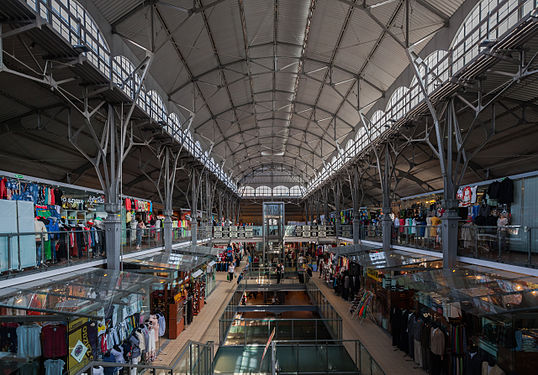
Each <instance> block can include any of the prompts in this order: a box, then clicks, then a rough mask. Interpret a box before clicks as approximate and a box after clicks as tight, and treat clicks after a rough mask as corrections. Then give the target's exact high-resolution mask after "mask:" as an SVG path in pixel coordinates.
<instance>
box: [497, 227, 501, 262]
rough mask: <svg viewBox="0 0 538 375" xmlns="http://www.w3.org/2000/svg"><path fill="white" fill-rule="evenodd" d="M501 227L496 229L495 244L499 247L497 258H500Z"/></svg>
mask: <svg viewBox="0 0 538 375" xmlns="http://www.w3.org/2000/svg"><path fill="white" fill-rule="evenodd" d="M501 230H502V227H501V228H499V229H498V230H497V246H498V247H499V255H498V256H497V258H498V259H497V260H501V256H502V255H501V232H500V231H501Z"/></svg>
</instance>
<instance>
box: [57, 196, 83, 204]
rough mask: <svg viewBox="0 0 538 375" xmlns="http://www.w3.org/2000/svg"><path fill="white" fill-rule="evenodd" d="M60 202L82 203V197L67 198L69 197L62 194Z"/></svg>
mask: <svg viewBox="0 0 538 375" xmlns="http://www.w3.org/2000/svg"><path fill="white" fill-rule="evenodd" d="M62 203H67V204H84V203H85V202H84V199H80V198H69V197H66V196H63V197H62Z"/></svg>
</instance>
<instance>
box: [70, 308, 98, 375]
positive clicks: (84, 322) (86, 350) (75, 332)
mask: <svg viewBox="0 0 538 375" xmlns="http://www.w3.org/2000/svg"><path fill="white" fill-rule="evenodd" d="M88 325H89V319H88V318H78V319H76V320H74V321H72V322H70V323H69V326H68V332H69V333H68V336H69V342H68V343H69V350H68V353H69V355H68V357H67V370H68V371H69V373H70V374H76V373H78V372H79V371H80V370H82V369H83V368H84V367H85V366H86V365H87V364H88V363H90V362H91V361H92V360H93V354H92V350H91V345H90V340H89V338H88Z"/></svg>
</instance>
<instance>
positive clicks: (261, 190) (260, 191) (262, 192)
mask: <svg viewBox="0 0 538 375" xmlns="http://www.w3.org/2000/svg"><path fill="white" fill-rule="evenodd" d="M256 196H257V197H270V196H271V188H270V187H269V186H258V187H257V188H256Z"/></svg>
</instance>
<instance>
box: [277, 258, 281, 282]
mask: <svg viewBox="0 0 538 375" xmlns="http://www.w3.org/2000/svg"><path fill="white" fill-rule="evenodd" d="M281 278H282V267H281V266H280V263H279V264H278V265H277V266H276V283H277V284H280V279H281Z"/></svg>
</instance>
